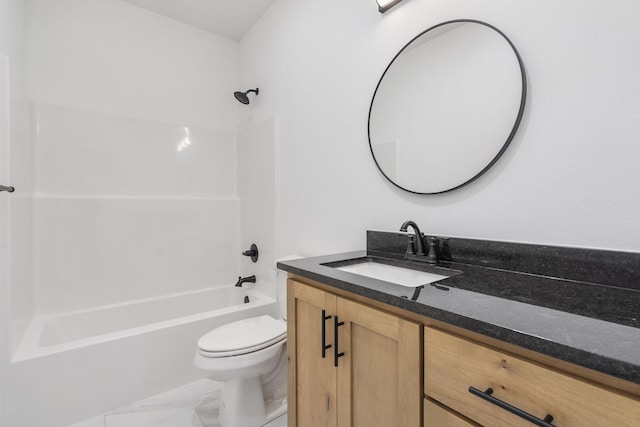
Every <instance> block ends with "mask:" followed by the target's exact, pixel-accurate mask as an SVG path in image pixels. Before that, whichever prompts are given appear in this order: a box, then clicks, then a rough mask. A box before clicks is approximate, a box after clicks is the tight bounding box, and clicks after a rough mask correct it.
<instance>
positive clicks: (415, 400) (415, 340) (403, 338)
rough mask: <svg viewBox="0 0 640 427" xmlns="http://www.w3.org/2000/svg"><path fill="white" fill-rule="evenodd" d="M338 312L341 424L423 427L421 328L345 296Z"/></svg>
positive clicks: (350, 426) (340, 300) (366, 426)
mask: <svg viewBox="0 0 640 427" xmlns="http://www.w3.org/2000/svg"><path fill="white" fill-rule="evenodd" d="M337 313H338V319H339V322H344V324H343V325H341V326H339V327H338V336H337V337H336V341H337V344H338V346H339V351H340V352H341V353H342V352H344V356H342V357H340V358H339V359H338V425H339V426H340V427H376V426H380V427H388V426H394V427H409V426H411V427H418V426H420V409H421V405H422V390H421V381H420V379H421V378H420V377H421V370H420V369H421V360H420V357H421V354H420V340H421V337H420V334H421V328H420V326H419V325H418V324H416V323H413V322H410V321H407V320H404V319H400V318H398V317H396V316H393V315H391V314H387V313H384V312H381V311H379V310H376V309H373V308H370V307H367V306H364V305H361V304H358V303H355V302H353V301H349V300H346V299H343V298H338V300H337Z"/></svg>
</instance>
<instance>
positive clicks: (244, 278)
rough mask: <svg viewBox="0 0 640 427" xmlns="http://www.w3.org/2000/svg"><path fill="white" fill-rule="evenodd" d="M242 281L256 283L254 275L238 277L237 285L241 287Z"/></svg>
mask: <svg viewBox="0 0 640 427" xmlns="http://www.w3.org/2000/svg"><path fill="white" fill-rule="evenodd" d="M243 283H256V276H249V277H238V281H237V282H236V286H237V287H241V286H242V284H243Z"/></svg>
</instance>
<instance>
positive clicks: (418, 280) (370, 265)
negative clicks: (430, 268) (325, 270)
mask: <svg viewBox="0 0 640 427" xmlns="http://www.w3.org/2000/svg"><path fill="white" fill-rule="evenodd" d="M325 265H327V266H329V267H333V268H335V269H336V270H341V271H346V272H348V273H353V274H358V275H360V276H365V277H369V278H372V279H377V280H383V281H385V282H391V283H395V284H397V285H401V286H406V287H408V288H417V287H418V286H423V285H428V284H430V283H433V282H437V281H439V280H443V279H447V278H449V277H451V275H448V276H447V275H444V274H436V273H430V272H427V271H422V270H414V269H412V268H406V267H400V266H396V265H389V264H386V263H381V262H376V260H375V259H371V258H363V259H359V260H356V261H355V262H349V263H343V262H340V263H331V264H325Z"/></svg>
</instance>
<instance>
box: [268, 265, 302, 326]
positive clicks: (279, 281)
mask: <svg viewBox="0 0 640 427" xmlns="http://www.w3.org/2000/svg"><path fill="white" fill-rule="evenodd" d="M300 258H304V257H302V256H300V255H288V256H285V257H282V258H278V259H277V260H276V262H275V265H274V268H275V269H276V286H277V287H278V290H277V292H278V303H279V304H280V315H281V316H282V318H283V319H286V318H287V272H286V271H282V270H278V268H277V267H276V266H277V265H278V262H280V261H291V260H294V259H300Z"/></svg>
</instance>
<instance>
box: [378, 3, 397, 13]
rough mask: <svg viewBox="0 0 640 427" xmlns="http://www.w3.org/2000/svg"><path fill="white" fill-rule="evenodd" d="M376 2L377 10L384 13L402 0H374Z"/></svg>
mask: <svg viewBox="0 0 640 427" xmlns="http://www.w3.org/2000/svg"><path fill="white" fill-rule="evenodd" d="M376 1H377V2H378V12H380V13H384V12H386V11H387V10H389V9H390V8H392V7H393V6H395V5H396V4H398V3H400V1H402V0H376Z"/></svg>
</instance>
